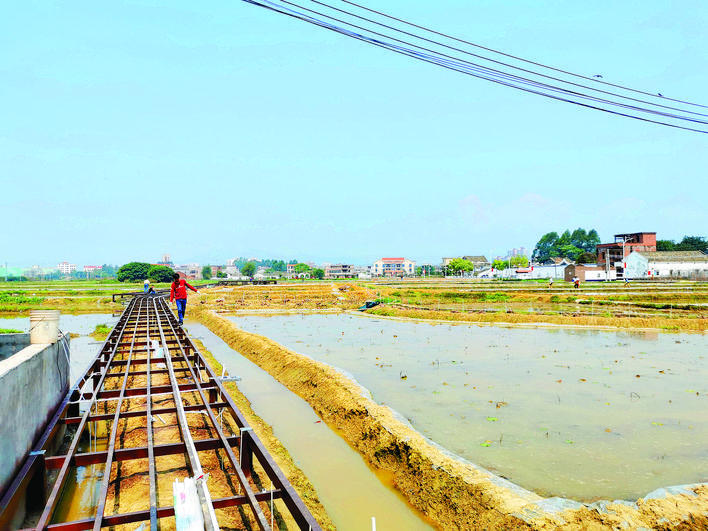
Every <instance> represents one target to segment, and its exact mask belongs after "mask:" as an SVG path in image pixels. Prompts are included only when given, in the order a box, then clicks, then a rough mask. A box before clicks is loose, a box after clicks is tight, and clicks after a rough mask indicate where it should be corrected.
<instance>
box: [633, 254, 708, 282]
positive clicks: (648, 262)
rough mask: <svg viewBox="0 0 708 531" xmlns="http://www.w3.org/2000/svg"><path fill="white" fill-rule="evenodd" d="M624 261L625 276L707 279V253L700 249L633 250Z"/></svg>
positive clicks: (637, 277)
mask: <svg viewBox="0 0 708 531" xmlns="http://www.w3.org/2000/svg"><path fill="white" fill-rule="evenodd" d="M624 263H625V266H626V267H625V277H626V278H636V279H639V278H692V279H708V255H707V254H705V253H703V252H701V251H651V252H643V251H635V252H633V253H632V254H630V255H629V256H627V258H626V259H625V262H624Z"/></svg>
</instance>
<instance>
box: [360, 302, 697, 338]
mask: <svg viewBox="0 0 708 531" xmlns="http://www.w3.org/2000/svg"><path fill="white" fill-rule="evenodd" d="M368 313H371V314H374V315H380V316H385V317H405V318H409V319H435V320H441V321H461V322H469V323H512V324H514V323H517V324H521V323H523V324H533V323H536V324H542V323H548V324H554V325H570V326H597V327H614V328H657V329H661V330H669V331H671V330H673V331H679V330H680V331H692V332H704V331H706V330H708V319H706V318H702V317H695V318H669V319H667V318H660V317H648V318H640V317H615V316H612V317H607V316H601V315H549V314H541V315H539V314H520V313H508V312H505V311H499V312H492V313H490V312H474V311H471V312H464V313H463V312H456V311H444V310H433V309H430V310H428V309H418V310H414V309H406V308H400V307H396V306H395V305H383V306H378V307H376V308H373V309H371V310H368Z"/></svg>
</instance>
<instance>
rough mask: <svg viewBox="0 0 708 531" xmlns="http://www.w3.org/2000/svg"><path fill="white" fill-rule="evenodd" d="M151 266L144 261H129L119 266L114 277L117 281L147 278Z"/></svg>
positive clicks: (136, 280) (135, 280)
mask: <svg viewBox="0 0 708 531" xmlns="http://www.w3.org/2000/svg"><path fill="white" fill-rule="evenodd" d="M151 267H152V266H151V265H150V264H146V263H145V262H129V263H127V264H124V265H122V266H120V269H118V274H117V275H116V278H117V279H118V281H119V282H138V281H140V280H145V279H146V278H148V271H150V268H151Z"/></svg>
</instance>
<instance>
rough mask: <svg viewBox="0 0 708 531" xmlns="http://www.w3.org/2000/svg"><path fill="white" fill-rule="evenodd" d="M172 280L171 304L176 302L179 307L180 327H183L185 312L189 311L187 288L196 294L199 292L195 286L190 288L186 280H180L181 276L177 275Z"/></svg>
mask: <svg viewBox="0 0 708 531" xmlns="http://www.w3.org/2000/svg"><path fill="white" fill-rule="evenodd" d="M172 278H173V279H174V280H172V286H170V302H172V301H175V304H176V305H177V315H178V316H179V325H180V326H182V322H183V321H184V311H185V310H186V309H187V288H189V289H191V290H192V291H193V292H194V293H197V290H196V289H195V288H194V286H190V285H189V284H188V283H187V281H186V280H184V279H183V278H179V274H178V273H175V274H174V275H173V276H172Z"/></svg>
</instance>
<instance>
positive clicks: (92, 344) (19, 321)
mask: <svg viewBox="0 0 708 531" xmlns="http://www.w3.org/2000/svg"><path fill="white" fill-rule="evenodd" d="M116 322H118V317H114V316H113V314H110V313H87V314H80V315H71V314H65V313H62V314H61V317H60V318H59V330H61V331H62V332H65V333H71V334H78V335H79V337H73V338H72V339H71V378H70V379H71V383H72V384H73V383H74V382H75V381H76V380H77V379H78V378H79V376H81V375H82V374H83V373H84V371H85V370H86V368H87V367H88V366H89V364H90V363H91V361H92V360H93V359H94V358H95V357H96V354H98V349H99V347H100V346H101V343H102V341H96V340H95V339H94V338H92V337H90V336H89V334H90V333H91V332H93V331H94V329H95V328H96V326H97V325H100V324H106V325H108V326H110V327H112V326H113V325H115V323H116ZM0 328H11V329H15V330H22V331H23V332H28V331H29V317H0Z"/></svg>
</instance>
